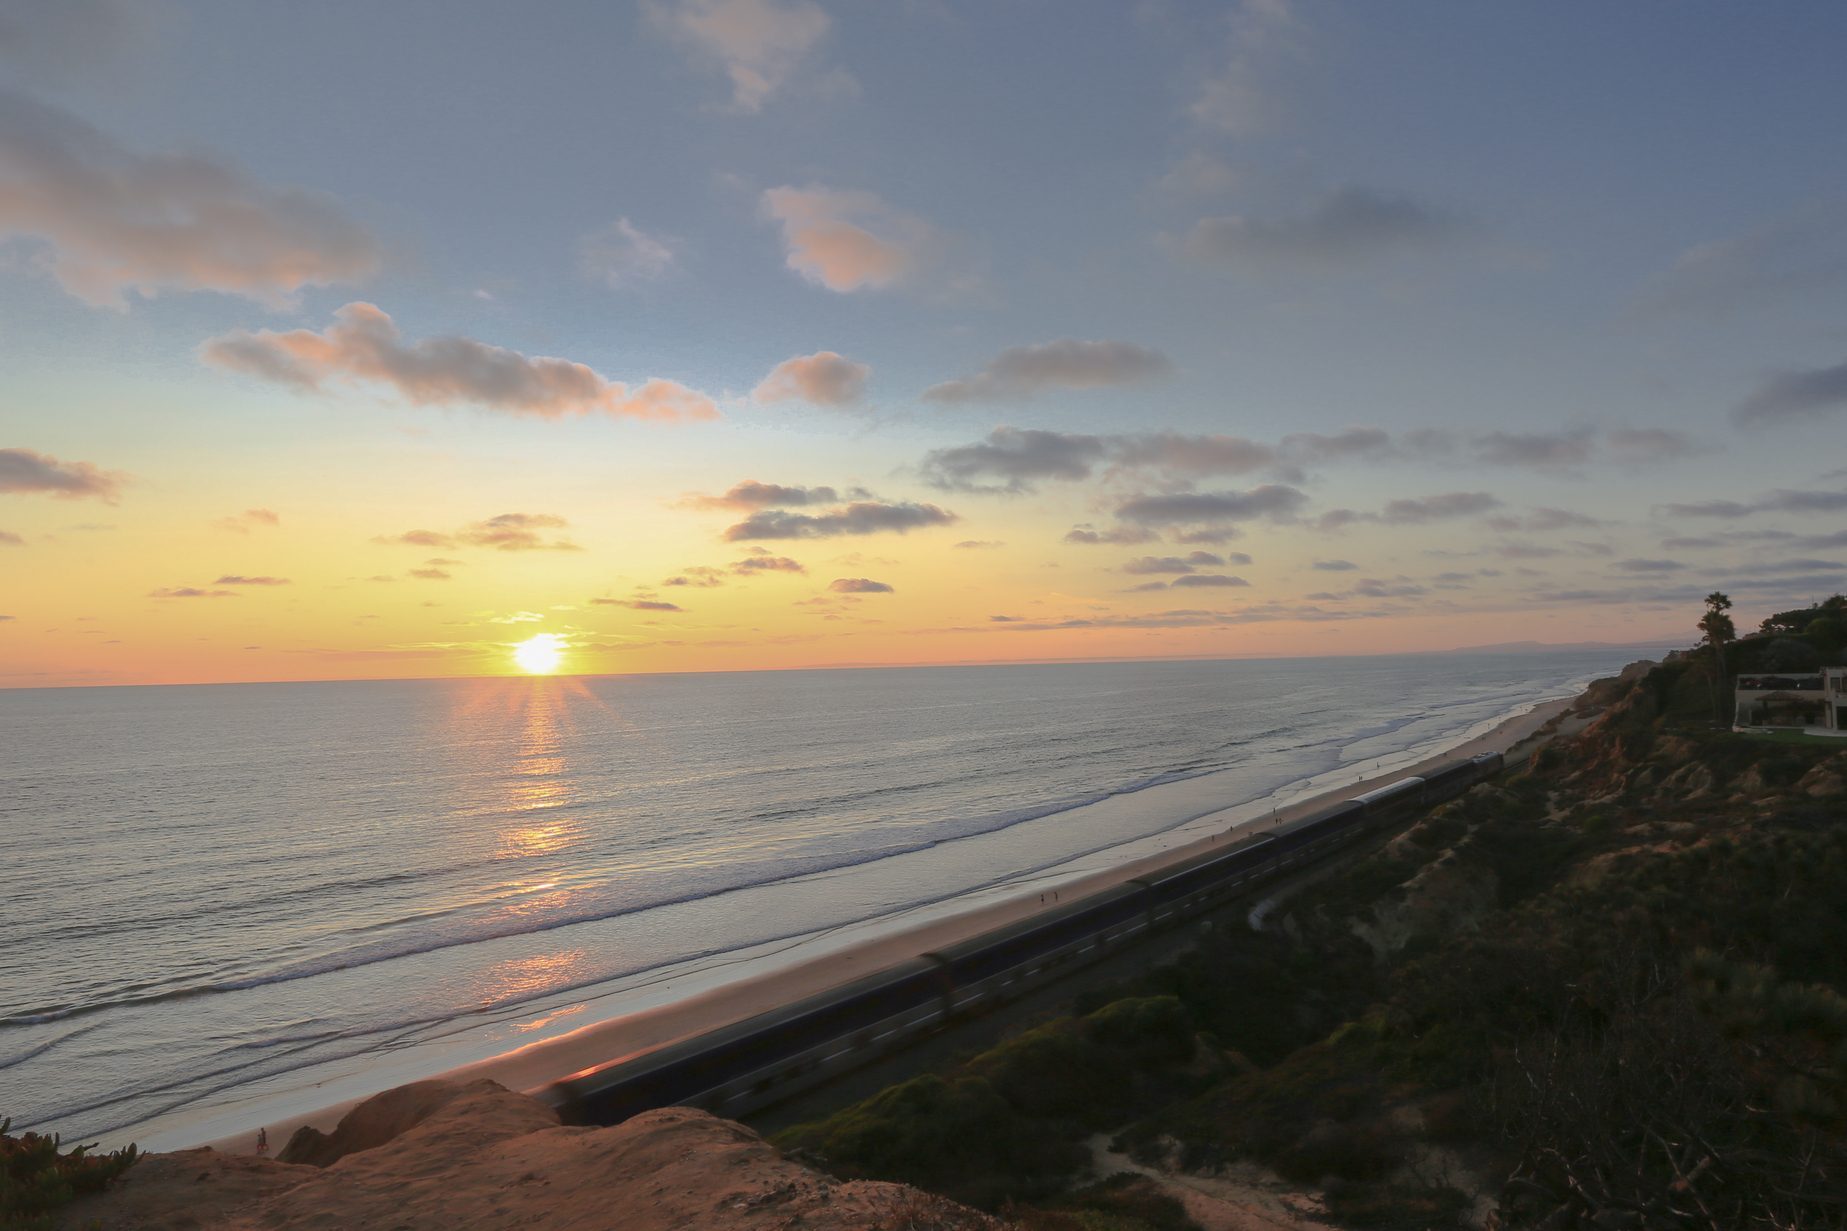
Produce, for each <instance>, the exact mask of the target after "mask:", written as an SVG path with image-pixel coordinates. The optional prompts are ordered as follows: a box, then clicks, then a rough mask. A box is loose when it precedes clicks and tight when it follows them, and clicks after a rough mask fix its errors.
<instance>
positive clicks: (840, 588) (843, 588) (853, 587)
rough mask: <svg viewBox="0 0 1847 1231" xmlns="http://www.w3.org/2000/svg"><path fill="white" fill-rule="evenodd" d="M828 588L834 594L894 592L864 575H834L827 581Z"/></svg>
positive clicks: (882, 583) (880, 582)
mask: <svg viewBox="0 0 1847 1231" xmlns="http://www.w3.org/2000/svg"><path fill="white" fill-rule="evenodd" d="M827 588H828V589H830V590H832V591H833V592H834V593H835V594H893V593H896V591H894V590H893V589H892V588H891V587H890V586H888V585H886V584H885V583H884V582H882V581H873V580H871V579H870V578H866V577H836V578H835V579H834V580H833V581H831V582H829V583H828V586H827Z"/></svg>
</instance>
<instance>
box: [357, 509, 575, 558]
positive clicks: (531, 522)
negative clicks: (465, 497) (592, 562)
mask: <svg viewBox="0 0 1847 1231" xmlns="http://www.w3.org/2000/svg"><path fill="white" fill-rule="evenodd" d="M569 524H570V523H569V522H567V521H565V519H564V518H562V517H559V516H557V515H556V514H554V513H501V514H499V515H498V516H495V517H490V518H488V519H487V520H485V521H478V522H473V523H471V524H469V525H467V526H464V527H462V528H461V529H460V530H457V531H456V532H455V533H453V534H442V533H439V532H437V531H435V530H406V531H405V532H404V533H402V534H398V535H389V536H386V535H381V536H379V537H378V538H375V539H373V540H372V541H373V542H374V543H382V544H385V545H387V546H404V547H439V548H451V547H492V548H494V549H495V550H497V551H581V550H582V548H580V547H578V546H577V544H575V543H572V542H570V541H568V540H566V539H552V540H551V541H549V542H547V541H546V539H545V536H544V535H542V534H541V533H540V531H542V530H561V529H563V528H564V527H565V526H567V525H569Z"/></svg>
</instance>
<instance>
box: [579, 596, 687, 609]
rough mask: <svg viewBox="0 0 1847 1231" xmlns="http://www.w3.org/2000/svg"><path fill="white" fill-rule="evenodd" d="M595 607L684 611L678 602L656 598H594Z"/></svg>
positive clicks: (592, 601)
mask: <svg viewBox="0 0 1847 1231" xmlns="http://www.w3.org/2000/svg"><path fill="white" fill-rule="evenodd" d="M590 603H591V605H592V606H595V607H627V608H628V609H629V610H631V611H684V610H686V609H685V608H684V607H681V606H680V605H679V604H677V603H666V602H662V601H661V600H660V599H655V598H593V599H591V600H590Z"/></svg>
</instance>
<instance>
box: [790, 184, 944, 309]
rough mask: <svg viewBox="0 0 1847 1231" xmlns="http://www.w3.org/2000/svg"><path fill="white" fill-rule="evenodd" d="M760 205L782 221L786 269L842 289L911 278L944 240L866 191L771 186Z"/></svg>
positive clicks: (879, 285)
mask: <svg viewBox="0 0 1847 1231" xmlns="http://www.w3.org/2000/svg"><path fill="white" fill-rule="evenodd" d="M763 208H764V211H765V212H766V213H768V214H769V216H770V217H772V218H774V219H775V220H776V221H777V222H779V223H781V224H782V241H783V249H784V251H785V253H786V256H787V260H786V263H787V265H788V266H789V268H790V269H792V270H794V271H795V272H796V273H798V274H800V275H801V276H802V277H803V278H805V279H807V280H808V281H809V282H812V283H814V284H815V285H816V286H824V287H826V288H827V289H828V290H830V291H838V292H840V293H841V294H846V293H848V292H850V291H858V290H880V289H883V288H885V287H889V286H897V285H900V284H902V283H904V282H907V281H909V280H911V279H912V278H913V276H915V275H917V274H918V273H919V271H920V270H921V269H923V267H924V266H925V264H926V260H925V258H926V257H928V256H931V255H932V254H934V252H935V250H936V249H938V248H940V247H941V246H942V242H943V240H942V236H941V235H940V234H939V233H938V232H937V230H936V228H934V227H932V226H931V225H930V224H929V223H927V222H925V221H924V220H923V219H921V218H918V217H916V216H915V215H912V214H907V213H903V212H902V211H900V210H896V209H893V208H892V207H891V206H890V205H888V204H886V203H885V202H884V201H883V200H881V199H880V198H879V197H878V196H876V195H875V194H873V193H870V192H858V191H851V190H841V189H833V188H821V187H818V186H812V185H811V186H810V187H807V188H792V187H787V186H784V187H781V188H770V189H767V190H766V191H765V192H764V194H763Z"/></svg>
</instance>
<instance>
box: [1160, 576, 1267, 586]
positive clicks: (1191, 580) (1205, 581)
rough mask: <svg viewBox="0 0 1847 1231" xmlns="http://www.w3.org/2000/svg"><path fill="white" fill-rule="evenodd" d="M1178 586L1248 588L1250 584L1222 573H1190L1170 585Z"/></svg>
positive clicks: (1177, 578)
mask: <svg viewBox="0 0 1847 1231" xmlns="http://www.w3.org/2000/svg"><path fill="white" fill-rule="evenodd" d="M1171 584H1172V585H1174V586H1175V587H1176V588H1177V587H1180V586H1248V585H1250V584H1251V583H1250V582H1248V581H1246V580H1244V578H1242V577H1228V576H1226V575H1225V574H1223V573H1192V574H1189V575H1188V576H1185V577H1176V578H1174V579H1173V582H1172V583H1171Z"/></svg>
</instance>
